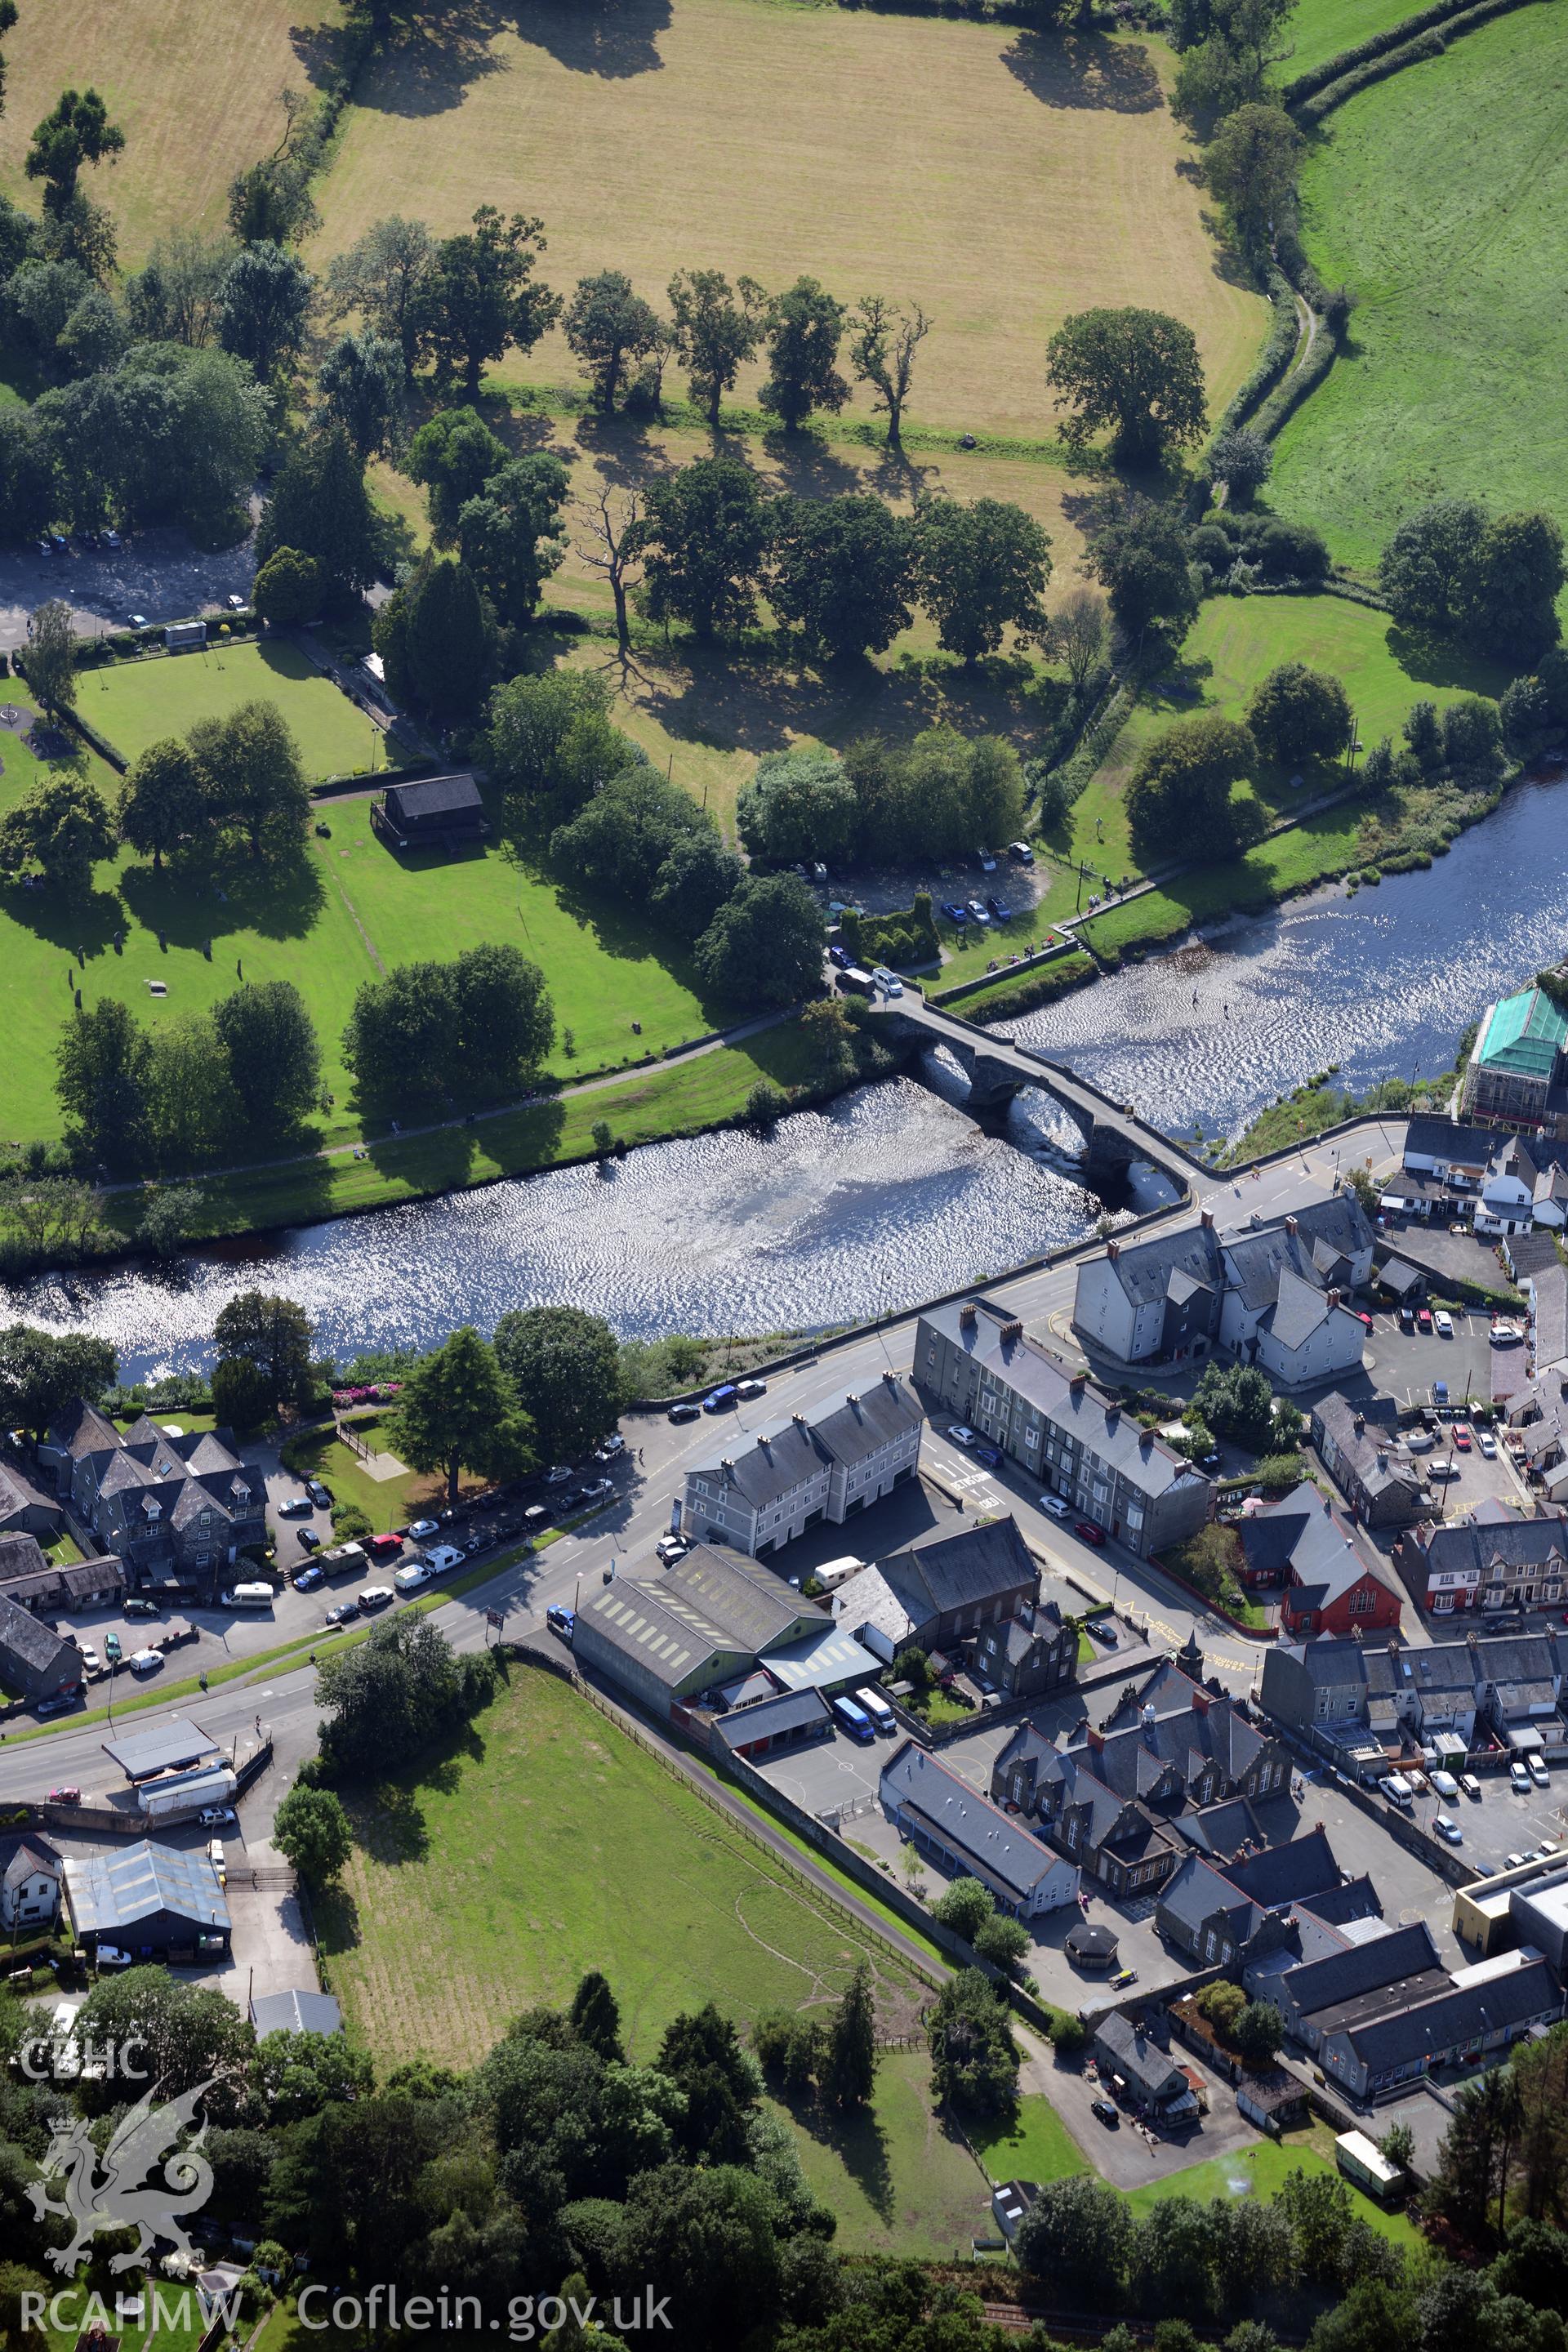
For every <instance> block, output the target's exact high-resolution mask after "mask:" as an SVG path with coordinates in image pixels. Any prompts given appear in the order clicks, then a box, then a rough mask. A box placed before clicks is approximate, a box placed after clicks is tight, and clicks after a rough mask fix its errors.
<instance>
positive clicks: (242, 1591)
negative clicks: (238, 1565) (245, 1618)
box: [223, 1584, 274, 1609]
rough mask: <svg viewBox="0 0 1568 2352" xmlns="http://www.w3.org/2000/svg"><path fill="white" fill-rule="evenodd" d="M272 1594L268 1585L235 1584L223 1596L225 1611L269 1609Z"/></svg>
mask: <svg viewBox="0 0 1568 2352" xmlns="http://www.w3.org/2000/svg"><path fill="white" fill-rule="evenodd" d="M273 1599H274V1594H273V1591H272V1587H271V1586H270V1585H269V1584H237V1585H236V1586H235V1587H234V1589H233V1590H232V1591H229V1592H226V1593H225V1594H224V1596H223V1605H224V1607H225V1608H226V1609H270V1608H271V1606H272V1602H273Z"/></svg>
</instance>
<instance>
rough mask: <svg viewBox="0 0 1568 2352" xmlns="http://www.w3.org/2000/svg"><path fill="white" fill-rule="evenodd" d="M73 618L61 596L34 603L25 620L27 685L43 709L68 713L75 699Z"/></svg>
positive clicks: (74, 622)
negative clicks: (66, 711)
mask: <svg viewBox="0 0 1568 2352" xmlns="http://www.w3.org/2000/svg"><path fill="white" fill-rule="evenodd" d="M76 656H77V640H76V615H75V614H74V613H73V612H72V611H71V608H70V606H69V605H68V604H67V603H66V602H65V600H64V599H63V597H58V596H55V597H51V598H50V599H49V601H48V603H47V604H36V605H35V606H34V608H33V610H32V612H31V614H29V615H28V619H27V656H26V667H27V684H28V685H29V686H30V687H31V688H32V689H33V692H34V693H35V694H36V695H37V698H38V700H39V701H40V702H41V703H42V705H43V707H44V709H46V710H70V709H74V708H75V705H76V697H77V684H78V679H77V667H76Z"/></svg>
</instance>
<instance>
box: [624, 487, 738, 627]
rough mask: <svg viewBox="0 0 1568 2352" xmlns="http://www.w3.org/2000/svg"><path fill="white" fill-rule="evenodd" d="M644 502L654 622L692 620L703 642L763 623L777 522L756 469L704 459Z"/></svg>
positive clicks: (643, 541)
mask: <svg viewBox="0 0 1568 2352" xmlns="http://www.w3.org/2000/svg"><path fill="white" fill-rule="evenodd" d="M644 495H645V498H646V501H647V511H646V513H645V515H644V518H643V520H642V522H641V524H640V525H639V526H638V529H637V552H638V553H639V554H640V555H641V557H642V559H643V568H644V592H643V593H644V596H645V599H646V604H647V612H648V614H649V616H650V617H651V618H652V619H653V620H656V621H670V620H675V621H684V622H685V623H686V624H687V625H688V626H689V627H690V628H691V629H693V630H694V631H695V632H696V634H697V635H698V636H700V637H711V636H714V635H718V634H719V633H720V632H728V631H731V630H735V629H741V628H744V627H745V626H746V625H747V624H748V623H749V622H751V621H752V620H753V619H754V618H755V616H756V609H757V600H756V592H757V586H758V583H759V580H760V577H761V573H762V569H763V556H764V554H765V552H766V550H767V543H768V520H769V518H768V509H767V508H766V506H765V505H764V503H763V498H762V495H761V492H760V490H759V488H758V486H757V478H756V476H755V475H754V474H753V473H752V469H751V467H749V466H744V465H742V464H741V463H740V461H739V460H738V459H737V458H733V457H698V458H696V459H694V460H693V462H692V463H691V464H690V465H689V466H683V467H681V468H680V470H679V473H676V474H669V475H666V476H663V477H661V478H659V479H658V480H655V481H652V482H650V483H649V484H648V486H647V490H646V492H645V494H644Z"/></svg>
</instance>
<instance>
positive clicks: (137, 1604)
mask: <svg viewBox="0 0 1568 2352" xmlns="http://www.w3.org/2000/svg"><path fill="white" fill-rule="evenodd" d="M122 1606H123V1612H124V1614H125V1615H126V1616H127V1617H156V1615H157V1614H158V1604H157V1602H156V1601H144V1600H142V1598H141V1597H140V1596H137V1597H136V1598H134V1599H132V1600H130V1601H125V1602H124V1603H123V1604H122Z"/></svg>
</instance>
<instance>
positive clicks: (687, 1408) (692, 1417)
mask: <svg viewBox="0 0 1568 2352" xmlns="http://www.w3.org/2000/svg"><path fill="white" fill-rule="evenodd" d="M664 1417H665V1419H666V1421H675V1422H681V1421H700V1420H701V1418H702V1407H701V1406H700V1404H689V1403H688V1404H672V1405H671V1406H670V1408H669V1411H668V1412H667V1413H666V1414H665V1416H664Z"/></svg>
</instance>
